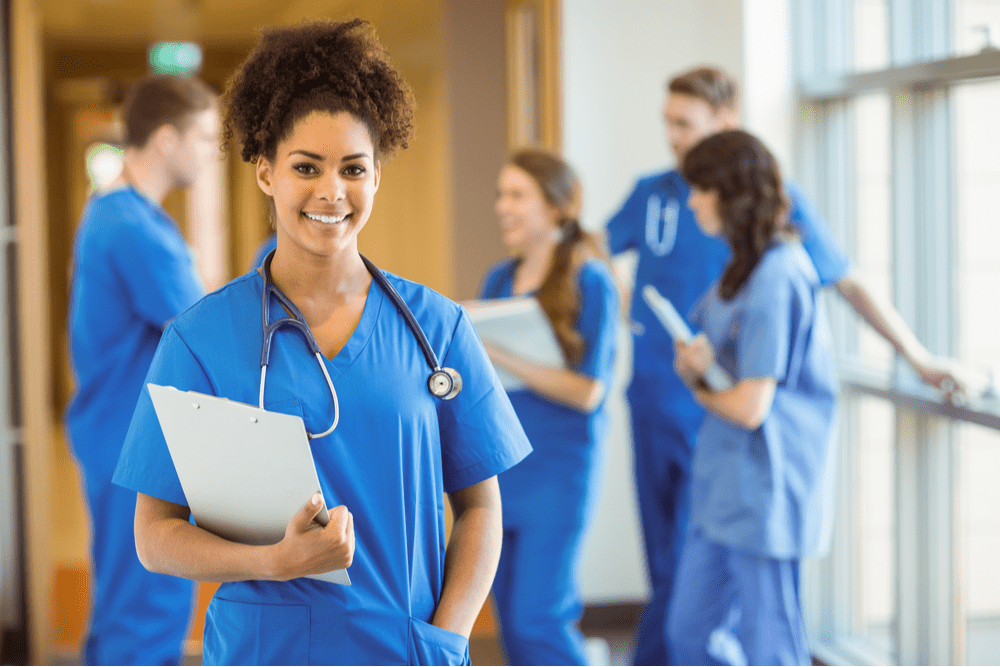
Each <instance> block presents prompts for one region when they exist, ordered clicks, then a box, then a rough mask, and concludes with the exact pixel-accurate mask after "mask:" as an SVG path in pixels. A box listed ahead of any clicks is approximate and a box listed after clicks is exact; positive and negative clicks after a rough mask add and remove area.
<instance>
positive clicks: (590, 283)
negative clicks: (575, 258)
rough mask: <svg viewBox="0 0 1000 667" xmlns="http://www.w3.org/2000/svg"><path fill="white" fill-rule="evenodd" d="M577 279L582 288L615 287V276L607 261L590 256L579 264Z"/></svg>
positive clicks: (608, 288)
mask: <svg viewBox="0 0 1000 667" xmlns="http://www.w3.org/2000/svg"><path fill="white" fill-rule="evenodd" d="M577 280H578V282H579V283H580V286H581V287H583V288H591V289H594V288H598V289H602V290H614V289H615V277H614V275H613V274H612V273H611V267H610V266H608V263H607V262H605V261H603V260H601V259H598V258H596V257H592V258H590V259H587V260H585V261H584V262H583V263H582V264H580V269H579V271H578V272H577Z"/></svg>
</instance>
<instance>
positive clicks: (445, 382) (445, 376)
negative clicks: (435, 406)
mask: <svg viewBox="0 0 1000 667" xmlns="http://www.w3.org/2000/svg"><path fill="white" fill-rule="evenodd" d="M427 388H428V389H430V392H431V395H432V396H435V397H437V398H440V399H441V400H443V401H450V400H451V399H453V398H455V397H456V396H458V392H460V391H462V376H461V375H459V373H458V371H456V370H455V369H454V368H437V369H435V370H434V372H433V373H431V376H430V377H429V378H427Z"/></svg>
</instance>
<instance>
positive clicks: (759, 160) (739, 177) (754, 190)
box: [681, 130, 795, 300]
mask: <svg viewBox="0 0 1000 667" xmlns="http://www.w3.org/2000/svg"><path fill="white" fill-rule="evenodd" d="M681 171H682V172H683V174H684V178H686V179H687V180H688V182H689V183H691V185H692V186H694V187H696V188H698V189H700V190H714V191H715V192H716V193H717V194H718V197H719V217H720V219H721V221H722V233H723V235H724V236H725V237H726V240H727V241H728V242H729V245H730V247H731V248H732V250H733V258H732V260H731V261H730V262H729V264H728V265H727V266H726V269H725V271H723V273H722V279H721V280H720V281H719V295H720V296H721V297H722V298H723V299H726V300H729V299H731V298H733V296H735V295H736V292H738V291H739V289H740V287H742V286H743V283H745V282H746V280H747V278H749V277H750V273H751V272H753V270H754V267H756V266H757V262H759V261H760V258H761V257H763V256H764V253H765V252H766V251H767V249H768V248H769V247H770V246H771V245H772V244H773V243H775V241H778V240H780V239H781V238H782V237H783V236H788V235H794V233H795V230H794V228H793V227H792V226H791V225H790V224H789V222H788V219H787V213H788V199H787V198H786V197H785V191H784V187H783V186H782V184H781V173H780V171H779V169H778V162H777V160H775V159H774V156H773V155H771V151H769V150H767V147H766V146H765V145H764V144H763V143H761V141H760V140H759V139H757V138H756V137H754V136H753V135H752V134H750V133H748V132H744V131H743V130H728V131H725V132H720V133H718V134H715V135H712V136H711V137H708V138H707V139H704V140H702V141H701V142H700V143H698V145H696V146H695V147H694V148H692V149H691V150H690V151H688V154H687V155H686V156H685V157H684V165H683V167H682V169H681Z"/></svg>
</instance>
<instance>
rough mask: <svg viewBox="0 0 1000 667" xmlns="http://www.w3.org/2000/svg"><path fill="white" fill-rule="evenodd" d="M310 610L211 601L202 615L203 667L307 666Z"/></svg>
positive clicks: (301, 607) (302, 606)
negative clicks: (236, 666) (203, 633)
mask: <svg viewBox="0 0 1000 667" xmlns="http://www.w3.org/2000/svg"><path fill="white" fill-rule="evenodd" d="M310 634H311V633H310V628H309V607H308V606H306V605H280V604H252V603H248V602H233V601H231V600H222V599H220V598H219V597H218V596H216V597H215V598H213V599H212V603H211V604H210V605H209V606H208V613H207V614H206V615H205V644H204V654H203V656H202V659H203V660H204V663H203V664H206V665H307V664H309V641H310V639H311V637H310Z"/></svg>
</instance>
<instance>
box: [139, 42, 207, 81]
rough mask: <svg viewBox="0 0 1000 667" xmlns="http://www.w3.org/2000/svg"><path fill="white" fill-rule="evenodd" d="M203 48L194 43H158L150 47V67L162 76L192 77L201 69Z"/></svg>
mask: <svg viewBox="0 0 1000 667" xmlns="http://www.w3.org/2000/svg"><path fill="white" fill-rule="evenodd" d="M201 62H202V54H201V47H200V46H198V45H197V44H194V43H192V42H157V43H156V44H153V45H152V46H151V47H149V66H150V67H151V68H152V69H153V71H154V72H159V73H160V74H174V75H176V76H190V75H192V74H195V73H197V72H198V70H200V69H201Z"/></svg>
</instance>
